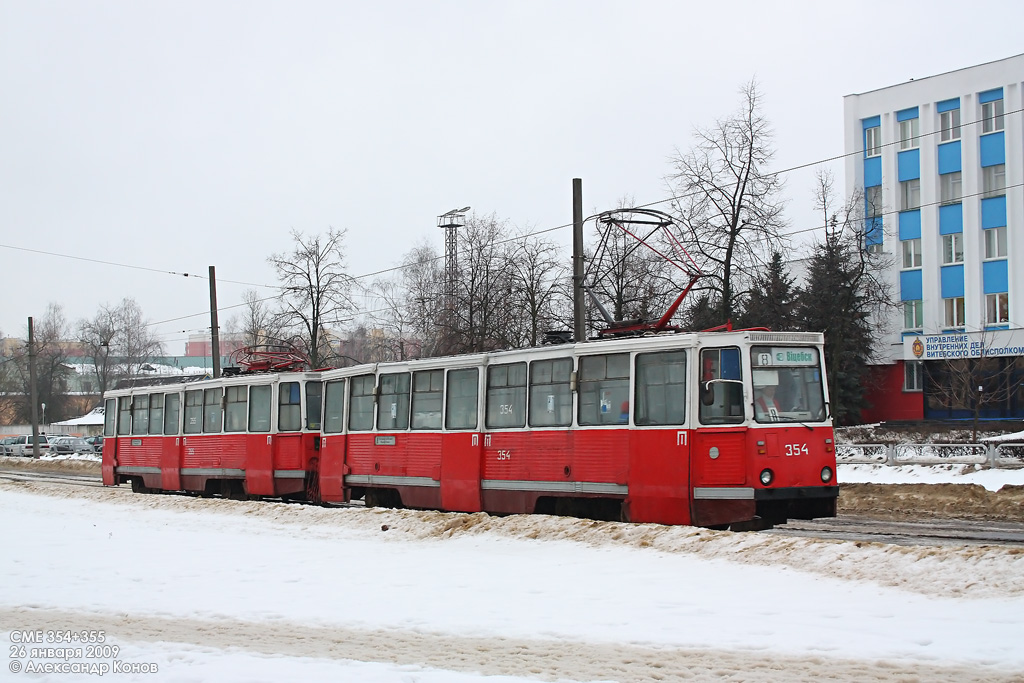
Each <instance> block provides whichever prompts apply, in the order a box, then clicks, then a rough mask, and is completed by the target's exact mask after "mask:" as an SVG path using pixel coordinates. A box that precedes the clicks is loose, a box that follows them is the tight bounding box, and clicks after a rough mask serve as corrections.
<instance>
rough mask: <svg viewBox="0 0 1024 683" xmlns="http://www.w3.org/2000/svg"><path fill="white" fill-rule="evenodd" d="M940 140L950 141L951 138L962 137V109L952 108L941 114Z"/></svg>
mask: <svg viewBox="0 0 1024 683" xmlns="http://www.w3.org/2000/svg"><path fill="white" fill-rule="evenodd" d="M939 130H940V132H939V140H940V141H941V142H948V141H949V140H959V139H960V110H959V109H950V110H949V111H944V112H942V113H941V114H939Z"/></svg>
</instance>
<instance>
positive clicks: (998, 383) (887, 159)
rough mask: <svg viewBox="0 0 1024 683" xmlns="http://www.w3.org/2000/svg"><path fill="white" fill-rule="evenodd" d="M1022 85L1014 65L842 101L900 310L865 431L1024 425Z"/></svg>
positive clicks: (1023, 69) (849, 175) (859, 186)
mask: <svg viewBox="0 0 1024 683" xmlns="http://www.w3.org/2000/svg"><path fill="white" fill-rule="evenodd" d="M1022 83H1024V55H1017V56H1015V57H1009V58H1007V59H1002V60H999V61H995V62H989V63H987V64H980V65H977V66H972V67H967V68H964V69H959V70H957V71H952V72H949V73H944V74H940V75H937V76H930V77H928V78H922V79H917V80H912V81H908V82H906V83H901V84H899V85H893V86H889V87H885V88H881V89H878V90H873V91H870V92H866V93H859V94H854V95H848V96H846V97H845V98H844V131H845V133H844V136H845V150H846V152H847V155H848V156H847V157H846V168H845V177H846V193H847V196H848V197H854V198H857V200H858V201H863V206H864V216H865V248H866V249H867V250H868V251H870V252H876V253H880V254H883V255H884V256H885V260H887V261H890V262H892V266H891V269H890V273H889V275H890V282H891V284H892V286H893V290H894V294H896V296H897V298H898V299H899V302H900V309H899V312H898V314H897V315H895V316H893V318H892V319H890V320H886V321H879V325H880V326H881V331H882V334H883V337H882V342H881V343H882V348H881V349H879V358H880V362H881V365H879V366H878V367H876V368H875V370H876V372H875V373H874V380H875V381H874V386H873V387H872V389H871V392H870V396H869V399H870V400H871V402H872V404H873V407H872V409H871V410H870V411H869V412H868V413H867V414H866V415H865V418H866V419H867V420H871V421H876V420H897V419H907V420H916V419H941V418H959V417H969V416H972V415H974V413H975V411H976V410H977V411H978V412H979V413H980V414H981V415H982V416H983V417H1024V390H1022V387H1021V382H1022V381H1024V329H1022V327H1024V232H1022V229H1024V228H1022V222H1024V190H1022V183H1024V115H1022V114H1021V108H1022V104H1024V103H1022ZM961 385H962V386H961Z"/></svg>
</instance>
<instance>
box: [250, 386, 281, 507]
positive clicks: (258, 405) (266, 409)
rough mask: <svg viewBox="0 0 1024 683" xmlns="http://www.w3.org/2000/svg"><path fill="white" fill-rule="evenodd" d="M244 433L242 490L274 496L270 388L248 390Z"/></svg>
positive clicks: (259, 494) (257, 494) (271, 395)
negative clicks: (244, 452)
mask: <svg viewBox="0 0 1024 683" xmlns="http://www.w3.org/2000/svg"><path fill="white" fill-rule="evenodd" d="M248 389H249V396H248V415H247V422H248V425H247V427H248V434H247V435H246V439H247V441H246V463H245V489H246V492H247V493H249V494H251V495H255V496H272V495H274V493H275V491H274V455H273V449H274V445H273V444H274V434H273V432H271V429H270V427H271V419H270V418H271V415H272V411H273V406H274V400H273V398H274V396H273V394H274V391H273V389H274V387H273V385H270V384H258V385H252V386H250V387H248Z"/></svg>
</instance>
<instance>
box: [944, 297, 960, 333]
mask: <svg viewBox="0 0 1024 683" xmlns="http://www.w3.org/2000/svg"><path fill="white" fill-rule="evenodd" d="M943 303H944V304H945V305H946V327H963V326H964V320H965V316H964V298H963V297H962V296H958V297H954V298H952V299H943Z"/></svg>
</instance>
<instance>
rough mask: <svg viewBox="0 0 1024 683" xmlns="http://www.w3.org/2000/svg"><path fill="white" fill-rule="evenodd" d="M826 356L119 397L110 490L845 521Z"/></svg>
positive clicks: (574, 362) (476, 368) (571, 351)
mask: <svg viewBox="0 0 1024 683" xmlns="http://www.w3.org/2000/svg"><path fill="white" fill-rule="evenodd" d="M822 342H823V337H822V335H821V334H819V333H810V332H764V331H736V332H714V333H685V334H658V335H649V336H644V337H627V338H620V339H612V340H606V341H600V342H588V343H580V344H564V345H555V346H546V347H540V348H531V349H521V350H516V351H503V352H496V353H481V354H475V355H464V356H453V357H446V358H432V359H425V360H415V361H408V362H402V363H380V364H370V365H360V366H355V367H349V368H342V369H337V370H328V371H324V372H306V373H292V372H285V373H264V374H241V375H238V376H234V377H225V378H221V379H217V380H203V381H199V382H194V383H188V384H181V385H174V386H165V387H144V388H137V389H128V390H120V391H114V392H110V393H109V394H108V397H109V398H108V399H107V404H106V414H107V422H106V426H105V434H106V436H108V437H110V438H108V439H106V440H105V442H104V450H103V480H104V483H105V484H108V485H115V484H120V483H125V482H129V481H130V482H131V484H132V486H133V489H135V490H137V491H149V490H171V491H175V490H185V491H194V492H201V493H221V494H225V495H242V494H244V495H251V496H287V495H295V496H304V497H306V498H307V499H310V500H314V501H321V500H322V501H326V502H347V501H350V500H352V499H360V498H363V499H365V501H366V503H367V504H368V505H382V506H407V507H414V508H429V509H439V510H449V511H463V512H479V511H486V512H491V513H549V514H573V515H580V516H588V517H596V518H600V519H623V520H628V521H634V522H657V523H663V524H694V525H700V526H715V527H721V526H731V527H732V528H736V529H741V528H763V527H767V526H771V525H772V524H778V523H782V522H785V521H786V520H787V519H793V518H800V519H808V518H814V517H829V516H835V513H836V500H837V497H838V493H839V489H838V485H837V483H836V479H835V449H834V443H833V431H832V424H831V416H830V413H829V403H828V394H827V391H828V389H827V384H826V382H825V370H824V363H823V360H822Z"/></svg>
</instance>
